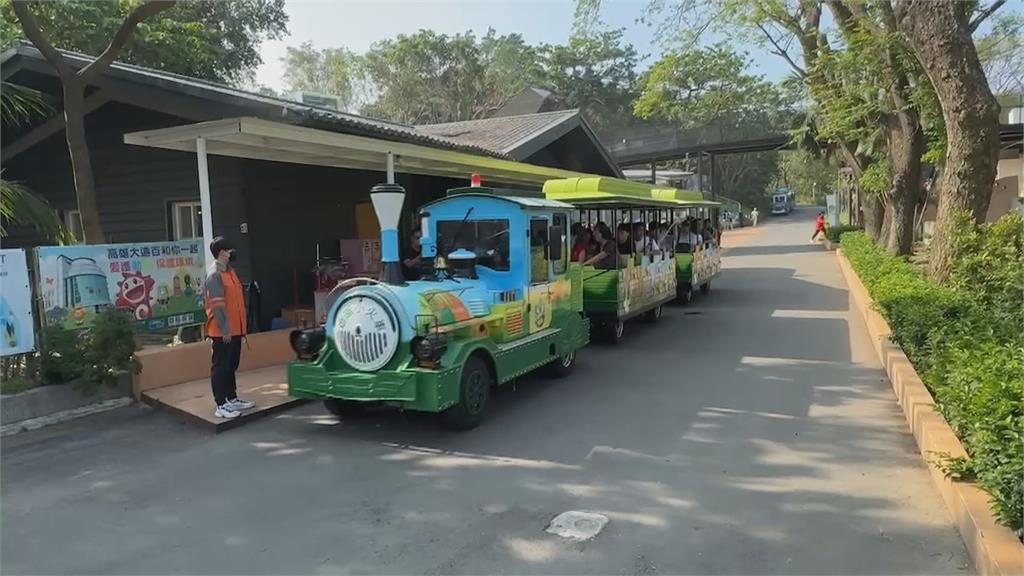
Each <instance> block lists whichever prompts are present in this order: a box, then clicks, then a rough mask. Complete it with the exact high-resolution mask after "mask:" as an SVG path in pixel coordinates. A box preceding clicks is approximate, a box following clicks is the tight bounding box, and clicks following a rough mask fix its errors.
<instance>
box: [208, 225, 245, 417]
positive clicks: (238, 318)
mask: <svg viewBox="0 0 1024 576" xmlns="http://www.w3.org/2000/svg"><path fill="white" fill-rule="evenodd" d="M210 252H211V253H212V254H213V257H214V258H216V259H217V269H216V270H214V271H213V272H211V273H210V275H209V276H208V277H207V278H206V335H207V336H209V338H210V339H211V340H212V341H213V366H212V367H211V368H210V384H211V386H212V387H213V400H214V402H216V404H217V409H216V410H215V411H214V413H213V414H214V416H216V417H218V418H225V419H231V418H237V417H238V416H239V413H240V412H241V411H242V410H248V409H249V408H252V407H253V406H254V404H253V403H252V402H248V401H245V400H242V399H240V398H239V397H238V392H237V391H236V389H235V388H236V385H235V372H236V371H237V370H238V363H239V361H241V358H242V339H243V338H245V328H246V327H245V299H244V298H243V296H242V283H241V282H240V281H239V280H238V275H237V274H235V270H234V268H232V267H231V261H232V260H234V259H235V247H234V245H233V244H231V242H229V241H227V240H225V239H224V238H222V237H220V236H218V237H216V238H214V239H213V242H211V243H210Z"/></svg>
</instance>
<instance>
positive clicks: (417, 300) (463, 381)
mask: <svg viewBox="0 0 1024 576" xmlns="http://www.w3.org/2000/svg"><path fill="white" fill-rule="evenodd" d="M370 197H371V200H372V202H373V206H374V210H375V211H376V213H377V218H378V220H379V221H380V224H381V260H382V273H381V276H380V278H377V279H370V278H358V279H352V280H349V281H346V282H343V283H341V284H339V285H338V286H337V287H336V288H335V289H334V290H333V291H332V293H331V296H330V300H331V303H330V305H329V312H328V315H327V319H326V323H325V324H324V325H323V326H321V327H318V328H314V329H306V330H296V331H294V332H292V334H291V342H292V347H293V348H294V349H295V351H296V354H297V356H298V358H297V359H296V360H295V361H293V362H291V363H290V364H289V367H288V389H289V393H290V394H291V395H292V396H295V397H298V398H307V399H319V400H323V401H324V403H325V405H326V406H327V408H328V409H329V410H330V411H331V412H332V413H333V414H335V415H338V416H345V415H352V414H354V413H357V412H360V411H361V410H363V409H365V408H366V407H368V406H370V405H373V404H387V405H392V406H396V407H399V408H402V409H406V410H416V411H422V412H432V413H437V414H439V416H440V419H441V421H442V422H443V423H444V424H446V425H448V426H450V427H453V428H456V429H469V428H473V427H475V426H477V425H478V424H479V423H480V422H481V421H482V420H483V418H484V417H485V415H486V413H487V407H488V405H489V402H490V398H491V392H492V389H493V387H494V386H499V385H502V384H505V383H508V382H510V381H512V380H513V379H515V378H517V377H519V376H522V375H524V374H526V373H528V372H532V371H534V370H537V369H543V370H545V371H547V372H549V373H550V374H551V375H553V376H566V375H568V374H569V373H570V372H571V371H572V369H573V366H574V364H575V362H576V357H577V353H578V351H579V350H580V349H582V348H584V347H585V346H587V345H588V343H589V342H590V339H591V334H592V333H593V334H594V335H595V336H599V337H600V338H601V339H602V340H604V341H605V342H609V343H613V344H614V343H619V342H621V341H622V340H623V338H624V336H625V327H626V321H628V320H630V319H633V318H637V317H642V318H644V319H646V320H647V321H650V322H654V321H657V320H658V319H659V318H661V315H662V307H663V306H664V305H665V304H668V303H670V302H672V301H679V302H680V303H683V304H685V303H687V302H689V301H690V299H691V298H692V294H693V288H694V287H698V288H699V289H700V291H701V292H703V293H706V292H707V291H708V290H709V288H710V283H711V280H712V278H713V277H714V276H715V275H717V274H718V272H719V269H720V253H719V248H718V241H719V238H718V237H717V236H718V233H717V232H716V231H714V230H713V229H712V228H711V226H710V224H707V226H706V227H705V223H714V222H718V217H717V211H718V206H719V205H718V204H717V203H715V202H709V201H706V200H704V199H703V198H702V197H701V195H700V194H699V193H692V192H686V191H682V190H674V189H652V188H650V187H649V186H647V185H643V184H639V183H633V182H626V181H621V180H615V179H612V178H600V177H591V178H569V179H563V180H552V181H548V182H547V183H546V184H545V186H544V188H543V190H539V191H538V190H534V191H524V190H512V189H501V188H492V187H483V186H479V185H475V186H469V187H464V188H456V189H452V190H449V191H448V193H447V195H446V196H445V197H444V198H442V199H439V200H436V201H434V202H431V203H429V204H426V205H424V206H423V207H422V208H420V211H419V216H420V231H421V234H422V236H421V240H420V259H419V264H418V269H417V270H416V274H415V277H416V279H411V278H408V277H407V276H408V274H405V273H403V267H402V262H401V260H400V256H399V251H400V250H399V239H398V225H399V220H400V215H401V211H402V206H403V204H404V197H405V191H404V190H403V189H402V187H401V186H398V185H396V184H380V185H377V186H375V187H374V188H373V190H371V192H370ZM574 256H576V257H574Z"/></svg>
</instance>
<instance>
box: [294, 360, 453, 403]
mask: <svg viewBox="0 0 1024 576" xmlns="http://www.w3.org/2000/svg"><path fill="white" fill-rule="evenodd" d="M458 377H459V373H458V369H452V368H449V369H447V370H440V371H434V370H419V369H404V370H380V371H377V372H349V371H329V370H327V369H326V368H325V367H324V366H323V365H320V364H315V363H310V362H302V361H295V362H292V363H291V364H289V365H288V394H290V395H291V396H293V397H295V398H305V399H311V400H322V399H324V398H338V399H341V400H351V401H355V402H387V403H392V404H396V405H398V406H401V407H403V408H409V409H412V410H423V411H427V412H439V411H441V410H444V409H445V408H447V407H448V406H450V405H451V398H452V391H453V390H454V391H456V392H457V390H458ZM456 397H457V394H456Z"/></svg>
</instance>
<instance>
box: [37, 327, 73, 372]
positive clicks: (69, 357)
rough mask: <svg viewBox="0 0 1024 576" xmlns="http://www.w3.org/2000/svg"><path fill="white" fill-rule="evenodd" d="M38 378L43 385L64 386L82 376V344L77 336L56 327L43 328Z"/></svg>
mask: <svg viewBox="0 0 1024 576" xmlns="http://www.w3.org/2000/svg"><path fill="white" fill-rule="evenodd" d="M42 340H43V343H44V346H43V350H42V354H41V360H42V365H41V366H40V377H41V378H42V380H43V383H44V384H64V383H66V382H71V381H73V380H77V379H78V378H80V377H81V376H82V369H83V366H82V364H83V348H82V346H83V344H82V341H81V340H80V339H79V336H78V334H76V333H75V332H74V331H72V330H65V329H63V328H60V327H58V326H46V327H45V328H43V334H42Z"/></svg>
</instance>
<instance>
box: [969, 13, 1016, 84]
mask: <svg viewBox="0 0 1024 576" xmlns="http://www.w3.org/2000/svg"><path fill="white" fill-rule="evenodd" d="M975 48H976V49H977V51H978V59H979V60H981V64H982V66H984V67H985V77H986V79H987V80H988V85H989V87H990V88H991V89H992V93H993V94H1000V93H1013V92H1016V93H1018V94H1019V93H1022V92H1024V13H1022V12H1005V13H999V14H996V15H994V16H993V17H992V29H991V30H990V31H989V33H988V34H986V35H985V36H983V37H981V38H979V39H978V40H977V41H976V42H975Z"/></svg>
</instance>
